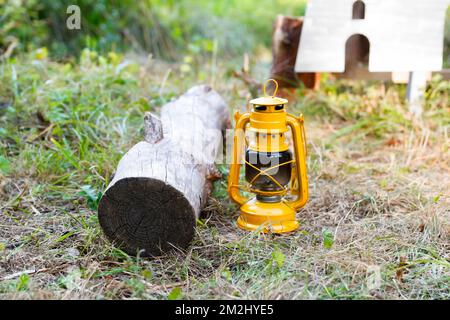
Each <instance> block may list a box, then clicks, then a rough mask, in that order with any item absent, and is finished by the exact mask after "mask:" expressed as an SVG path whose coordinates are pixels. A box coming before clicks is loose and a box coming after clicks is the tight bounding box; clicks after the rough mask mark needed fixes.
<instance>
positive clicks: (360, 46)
mask: <svg viewBox="0 0 450 320" xmlns="http://www.w3.org/2000/svg"><path fill="white" fill-rule="evenodd" d="M369 58H370V42H369V39H368V38H367V37H366V36H365V35H362V34H354V35H352V36H351V37H350V38H348V40H347V42H346V43H345V73H346V74H347V75H349V76H355V77H357V76H358V75H360V74H362V73H368V72H369V71H368V70H369Z"/></svg>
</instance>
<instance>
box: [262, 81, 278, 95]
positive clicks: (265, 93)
mask: <svg viewBox="0 0 450 320" xmlns="http://www.w3.org/2000/svg"><path fill="white" fill-rule="evenodd" d="M269 82H273V83H274V84H275V90H274V91H273V94H272V95H271V96H270V97H272V98H273V97H275V96H276V95H277V92H278V82H277V80H275V79H267V80H266V82H264V87H263V92H264V96H265V97H269V95H268V94H267V85H268V84H269Z"/></svg>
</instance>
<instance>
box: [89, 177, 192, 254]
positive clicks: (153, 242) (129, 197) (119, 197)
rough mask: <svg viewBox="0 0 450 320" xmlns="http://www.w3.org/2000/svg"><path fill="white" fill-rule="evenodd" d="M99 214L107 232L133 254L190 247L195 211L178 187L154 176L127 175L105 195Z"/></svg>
mask: <svg viewBox="0 0 450 320" xmlns="http://www.w3.org/2000/svg"><path fill="white" fill-rule="evenodd" d="M98 217H99V221H100V225H101V227H102V229H103V231H104V232H105V234H106V236H107V237H108V238H109V239H110V240H111V241H112V242H113V243H114V244H115V245H117V246H118V247H120V248H121V249H122V250H124V251H125V252H126V253H128V254H130V255H136V254H138V252H139V251H141V250H143V251H141V253H140V255H141V256H154V255H159V254H161V253H162V252H165V251H168V250H170V249H173V248H175V247H176V248H186V247H187V246H188V245H189V243H190V241H191V240H192V239H193V237H194V228H195V213H194V209H193V208H192V206H191V205H190V203H189V201H188V200H187V199H186V198H185V197H184V195H183V194H182V193H181V192H180V191H178V190H177V189H175V188H174V187H172V186H170V185H168V184H166V183H164V182H163V181H160V180H156V179H152V178H125V179H121V180H119V181H117V182H116V183H115V184H114V185H113V186H111V187H110V188H109V189H108V190H107V191H106V192H105V194H104V195H103V197H102V199H101V201H100V204H99V208H98Z"/></svg>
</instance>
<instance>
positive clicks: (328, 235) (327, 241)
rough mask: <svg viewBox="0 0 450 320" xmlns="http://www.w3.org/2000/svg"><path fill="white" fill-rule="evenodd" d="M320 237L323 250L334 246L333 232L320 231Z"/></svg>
mask: <svg viewBox="0 0 450 320" xmlns="http://www.w3.org/2000/svg"><path fill="white" fill-rule="evenodd" d="M322 237H323V246H324V248H325V249H331V247H332V246H333V244H334V235H333V232H331V231H330V230H323V231H322Z"/></svg>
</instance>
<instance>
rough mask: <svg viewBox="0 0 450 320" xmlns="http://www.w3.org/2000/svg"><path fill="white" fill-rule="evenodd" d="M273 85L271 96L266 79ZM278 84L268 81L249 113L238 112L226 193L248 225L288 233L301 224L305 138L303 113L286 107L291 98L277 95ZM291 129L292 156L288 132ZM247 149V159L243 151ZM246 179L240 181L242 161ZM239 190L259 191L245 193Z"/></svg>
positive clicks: (304, 198) (304, 194) (304, 197)
mask: <svg viewBox="0 0 450 320" xmlns="http://www.w3.org/2000/svg"><path fill="white" fill-rule="evenodd" d="M270 81H272V82H274V84H275V92H274V94H273V96H267V95H266V87H267V84H268V83H269V82H270ZM277 90H278V83H277V82H276V81H275V80H273V79H269V80H267V81H266V83H265V84H264V95H265V96H264V97H261V98H257V99H254V100H251V101H250V104H251V105H252V110H251V112H248V113H244V114H240V113H239V112H236V113H235V116H234V117H235V120H236V126H235V132H234V141H233V143H234V144H233V159H232V164H231V167H230V175H229V178H228V193H229V195H230V197H231V199H232V200H233V201H234V202H236V203H237V204H238V205H240V216H239V218H238V220H237V225H238V226H239V227H240V228H242V229H246V230H257V229H258V228H261V229H260V230H261V231H265V232H267V231H269V230H270V231H272V232H274V233H285V232H290V231H293V230H295V229H297V228H298V226H299V223H298V221H297V220H296V217H295V215H296V212H297V210H298V209H300V208H301V207H303V206H304V205H305V204H306V202H307V200H308V179H307V175H306V141H305V131H304V125H303V115H300V116H299V117H298V118H297V117H294V116H293V115H290V114H288V113H287V112H286V104H287V103H288V100H286V99H282V98H279V97H276V93H277ZM289 128H290V129H291V130H290V133H291V134H292V138H293V147H294V158H293V155H292V152H291V151H290V150H289V144H288V140H287V136H286V135H287V134H289ZM244 152H245V160H244V159H243V153H244ZM242 160H244V163H245V180H246V181H247V183H248V184H247V185H242V184H241V183H240V179H239V177H240V169H241V164H242V163H243V161H242ZM241 190H246V191H249V192H251V193H254V194H256V196H255V197H253V198H250V199H249V198H246V197H245V196H243V195H242V193H241Z"/></svg>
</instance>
